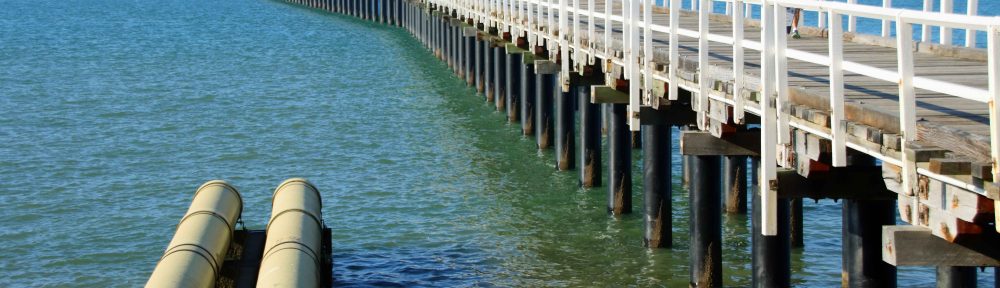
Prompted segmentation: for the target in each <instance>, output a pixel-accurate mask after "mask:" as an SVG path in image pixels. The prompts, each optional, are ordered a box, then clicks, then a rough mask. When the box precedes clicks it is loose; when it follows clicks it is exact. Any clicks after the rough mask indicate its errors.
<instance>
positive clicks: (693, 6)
mask: <svg viewBox="0 0 1000 288" xmlns="http://www.w3.org/2000/svg"><path fill="white" fill-rule="evenodd" d="M691 11H698V0H691Z"/></svg>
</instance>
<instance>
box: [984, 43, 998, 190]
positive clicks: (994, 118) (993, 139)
mask: <svg viewBox="0 0 1000 288" xmlns="http://www.w3.org/2000/svg"><path fill="white" fill-rule="evenodd" d="M986 47H987V48H986V51H987V64H986V65H987V66H986V67H987V74H988V75H989V76H988V77H989V86H990V87H989V91H990V100H989V101H990V102H989V107H990V152H991V153H990V157H991V158H992V159H990V160H992V161H991V162H992V164H993V179H1000V105H998V103H1000V27H998V26H990V27H989V29H987V30H986Z"/></svg>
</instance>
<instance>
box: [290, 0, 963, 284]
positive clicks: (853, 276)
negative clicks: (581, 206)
mask: <svg viewBox="0 0 1000 288" xmlns="http://www.w3.org/2000/svg"><path fill="white" fill-rule="evenodd" d="M286 2H291V3H294V4H299V5H303V6H308V7H311V8H314V9H321V10H325V11H328V12H334V13H340V14H345V15H349V16H354V17H357V18H360V19H365V20H370V21H373V22H378V23H385V24H387V25H392V26H400V27H403V28H404V29H406V30H407V31H409V32H410V33H411V34H412V35H413V36H414V37H416V38H417V39H418V40H419V41H420V42H422V43H423V44H424V45H425V47H426V48H427V49H428V50H430V51H432V53H433V54H434V55H435V56H436V57H438V58H439V59H441V60H442V61H444V62H446V63H447V64H448V67H449V68H450V69H452V71H453V72H454V73H455V74H456V75H457V76H458V77H459V78H461V79H463V80H464V81H466V83H467V84H468V85H470V86H473V87H475V88H476V90H477V91H478V92H479V93H481V94H482V96H483V97H484V98H485V99H484V100H485V101H487V102H490V103H493V104H494V105H495V107H496V110H497V111H499V112H500V113H503V114H504V115H506V116H507V117H506V120H507V121H508V122H509V123H511V124H519V125H520V128H521V132H522V133H523V134H524V135H525V136H529V137H533V138H534V139H535V140H536V141H535V143H536V145H537V147H538V149H554V150H555V161H556V163H555V164H556V168H557V169H558V170H561V171H570V170H578V173H579V180H580V181H579V183H580V185H581V186H582V187H588V188H589V187H599V186H602V185H603V186H606V187H607V197H608V201H607V203H608V204H607V210H608V213H610V214H612V215H621V214H626V213H632V206H633V204H632V201H631V200H632V182H633V179H632V167H633V163H631V161H632V150H633V149H636V148H639V149H642V155H643V159H642V161H643V163H642V166H641V167H642V170H643V171H642V181H643V185H642V189H643V191H642V193H643V205H642V208H643V209H642V211H641V212H642V213H644V226H645V227H644V228H645V232H644V236H643V243H644V244H645V245H646V246H647V247H650V248H670V247H672V246H673V235H672V233H671V231H672V230H673V227H671V225H672V224H671V223H672V214H673V210H672V205H671V202H670V199H671V194H672V193H673V191H672V186H671V179H672V177H675V175H672V171H671V167H672V165H673V164H674V163H672V161H671V153H672V151H675V149H673V148H674V145H683V144H678V143H680V139H672V133H671V129H672V128H673V127H679V128H680V129H682V130H691V129H693V128H691V127H692V125H693V124H694V122H695V118H694V114H693V112H692V111H691V109H690V108H689V107H690V100H689V99H690V92H688V91H684V90H682V91H681V97H680V100H675V101H672V102H673V103H672V104H671V105H670V106H669V107H668V108H661V109H651V108H642V109H643V111H642V113H643V114H642V117H643V125H642V126H641V132H633V131H630V129H629V127H628V123H627V122H626V121H627V120H626V119H627V114H626V113H627V111H626V105H627V102H622V101H616V100H614V99H603V98H602V99H598V98H600V97H597V96H595V94H597V92H594V91H593V89H592V87H596V86H601V87H611V88H612V89H613V90H616V91H628V85H629V83H628V82H629V81H627V80H625V79H621V78H614V79H610V78H612V77H607V76H608V75H607V73H609V72H606V71H604V70H607V67H610V65H602V64H603V63H606V62H605V60H607V59H597V60H596V61H594V63H597V64H595V65H579V66H577V65H571V67H583V68H579V69H576V70H582V71H573V72H572V73H570V74H569V75H561V74H562V73H560V69H559V68H560V64H561V61H563V59H559V58H560V57H558V53H551V54H550V53H549V51H554V50H551V49H554V48H557V47H555V46H556V45H557V43H546V42H543V41H538V42H537V43H532V44H534V46H533V47H532V46H531V45H530V44H529V43H528V41H527V36H528V35H527V34H523V35H512V34H511V33H510V32H504V31H515V30H511V29H505V28H510V27H498V26H489V24H487V23H482V22H479V21H477V20H476V19H473V18H467V17H463V16H461V15H459V13H458V11H457V10H455V9H453V8H452V7H444V6H438V5H435V4H432V3H427V2H424V1H409V0H290V1H286ZM493 24H495V25H501V24H498V23H493ZM550 55H555V56H554V57H550ZM566 61H571V60H570V59H566ZM607 63H610V61H608V62H607ZM562 77H568V78H570V79H562ZM748 122H749V121H748ZM737 129H740V130H742V131H748V130H753V129H755V128H752V127H747V126H743V127H739V128H737ZM602 137H607V143H608V144H607V147H606V149H603V148H604V147H602V144H601V143H602ZM578 143H579V144H578ZM602 157H607V158H608V159H607V163H608V167H607V171H606V172H603V171H602V167H601V166H602ZM682 159H683V161H682V162H683V163H681V165H683V169H682V171H683V175H676V176H679V177H682V179H683V183H684V185H685V186H686V187H688V193H689V195H688V196H689V201H690V204H689V207H690V211H689V212H690V214H689V215H690V219H689V225H690V227H689V229H690V230H689V231H691V232H690V239H688V240H689V241H690V253H689V254H690V259H689V263H688V264H689V267H690V275H689V277H690V285H691V286H692V287H721V286H722V285H723V280H722V279H723V278H722V276H723V275H722V255H721V254H722V245H721V244H722V214H723V213H738V214H742V213H747V210H748V207H753V209H752V210H753V211H752V213H753V215H760V211H759V209H760V205H748V204H747V201H746V200H747V198H748V195H747V191H748V187H749V188H750V190H751V191H754V193H752V194H753V195H752V197H749V198H751V199H752V201H753V202H752V203H760V202H759V201H760V194H759V193H757V191H756V190H757V189H755V188H756V187H757V179H759V178H758V177H757V175H756V174H757V171H758V167H759V163H760V159H759V158H758V157H756V156H755V155H753V156H751V155H728V154H725V153H719V154H716V155H711V154H709V155H703V154H698V155H683V158H682ZM850 162H851V165H850V166H851V167H858V168H860V169H861V170H866V171H870V170H872V169H871V168H872V167H874V166H875V165H876V163H875V160H874V159H873V158H871V157H870V156H867V155H862V154H857V155H852V159H851V160H850ZM578 164H579V165H578ZM577 166H579V167H577ZM748 166H749V167H748ZM747 172H749V173H747ZM603 173H607V174H606V175H607V179H603V177H602V175H603ZM748 174H749V175H748ZM748 182H749V183H748ZM875 190H877V189H875V188H873V193H872V194H878V193H881V192H884V191H882V190H884V187H883V188H882V190H878V191H875ZM791 194H797V195H804V194H806V193H791ZM801 197H803V196H799V197H789V198H782V199H779V201H778V206H777V214H778V215H777V219H780V220H782V221H778V233H777V235H774V236H763V235H762V234H761V233H760V231H761V229H762V227H761V223H760V221H759V217H751V218H752V219H753V220H752V229H753V230H752V231H753V232H752V234H753V237H752V239H751V242H752V252H751V254H752V255H751V256H752V270H753V271H752V272H753V273H752V285H753V286H754V287H789V286H791V249H792V248H793V247H802V246H803V237H802V235H803V233H802V232H803V231H802V229H803V227H802V219H803V213H802V198H801ZM723 203H724V204H723ZM895 206H896V204H895V201H894V200H892V199H883V198H878V197H876V198H872V199H856V200H851V199H844V200H843V208H842V210H843V214H842V223H841V224H842V255H841V257H842V267H843V273H842V283H843V286H844V287H895V286H896V268H895V267H894V266H892V265H889V264H887V263H885V262H883V261H882V257H881V240H882V239H881V229H882V225H894V224H895V211H896V210H895ZM937 277H938V287H974V286H975V281H976V270H975V268H974V267H939V268H938V271H937Z"/></svg>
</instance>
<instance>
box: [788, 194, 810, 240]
mask: <svg viewBox="0 0 1000 288" xmlns="http://www.w3.org/2000/svg"><path fill="white" fill-rule="evenodd" d="M789 205H791V206H789V208H788V209H789V218H788V219H789V221H791V224H790V225H791V226H789V234H791V237H792V247H795V248H801V247H804V246H805V245H806V244H805V239H804V238H803V237H802V235H803V232H805V231H802V229H803V227H802V198H795V199H791V203H789Z"/></svg>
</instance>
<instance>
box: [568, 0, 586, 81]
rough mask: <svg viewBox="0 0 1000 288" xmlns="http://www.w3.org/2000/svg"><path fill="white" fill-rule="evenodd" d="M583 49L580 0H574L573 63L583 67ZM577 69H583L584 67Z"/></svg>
mask: <svg viewBox="0 0 1000 288" xmlns="http://www.w3.org/2000/svg"><path fill="white" fill-rule="evenodd" d="M567 50H568V48H567ZM582 51H583V47H580V0H573V65H577V67H582V66H580V62H581V61H580V59H583V56H582V54H583V52H582ZM577 70H578V71H583V69H577ZM567 77H568V76H567ZM567 81H569V80H567Z"/></svg>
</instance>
